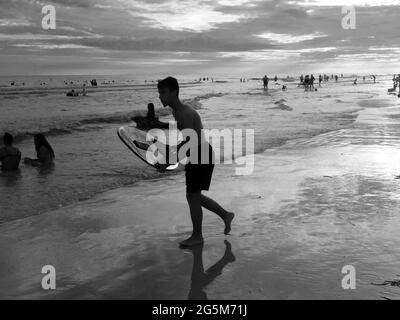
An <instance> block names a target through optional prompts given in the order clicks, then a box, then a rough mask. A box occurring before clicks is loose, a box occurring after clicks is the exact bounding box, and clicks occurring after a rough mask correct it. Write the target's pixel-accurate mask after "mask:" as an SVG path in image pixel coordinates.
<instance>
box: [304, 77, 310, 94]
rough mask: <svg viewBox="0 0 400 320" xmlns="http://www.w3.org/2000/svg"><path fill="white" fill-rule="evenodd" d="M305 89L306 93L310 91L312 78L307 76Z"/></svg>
mask: <svg viewBox="0 0 400 320" xmlns="http://www.w3.org/2000/svg"><path fill="white" fill-rule="evenodd" d="M304 88H305V91H308V89H309V88H310V76H309V75H306V76H305V78H304Z"/></svg>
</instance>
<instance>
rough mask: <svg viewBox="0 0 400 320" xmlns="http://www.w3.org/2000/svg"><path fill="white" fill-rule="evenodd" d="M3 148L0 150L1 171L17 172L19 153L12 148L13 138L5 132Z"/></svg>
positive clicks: (19, 159)
mask: <svg viewBox="0 0 400 320" xmlns="http://www.w3.org/2000/svg"><path fill="white" fill-rule="evenodd" d="M3 142H4V147H2V148H0V162H1V170H2V171H14V170H18V167H19V163H20V161H21V151H19V150H18V149H17V148H15V147H14V146H13V142H14V137H13V136H12V135H11V134H9V133H8V132H6V133H5V134H4V137H3Z"/></svg>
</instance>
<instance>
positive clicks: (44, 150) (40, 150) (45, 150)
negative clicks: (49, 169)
mask: <svg viewBox="0 0 400 320" xmlns="http://www.w3.org/2000/svg"><path fill="white" fill-rule="evenodd" d="M33 139H34V143H35V149H36V156H37V158H36V159H31V158H25V159H24V162H25V164H30V165H32V166H34V167H39V166H43V165H51V164H53V163H54V159H55V155H54V151H53V148H52V147H51V145H50V144H49V143H48V141H47V140H46V138H45V136H44V135H43V134H41V133H39V134H36V135H35V136H34V138H33Z"/></svg>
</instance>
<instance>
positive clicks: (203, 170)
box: [185, 145, 214, 193]
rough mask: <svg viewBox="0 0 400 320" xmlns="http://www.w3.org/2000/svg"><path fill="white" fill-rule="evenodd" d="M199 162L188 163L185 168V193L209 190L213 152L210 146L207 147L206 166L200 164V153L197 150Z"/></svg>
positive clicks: (212, 169)
mask: <svg viewBox="0 0 400 320" xmlns="http://www.w3.org/2000/svg"><path fill="white" fill-rule="evenodd" d="M198 154H199V162H198V164H195V163H190V162H189V163H188V164H187V165H186V166H185V176H186V192H188V193H196V192H201V191H202V190H206V191H207V190H209V188H210V184H211V178H212V174H213V171H214V152H213V150H212V147H211V145H210V146H209V159H208V164H202V163H201V161H200V160H201V152H200V149H199V153H198Z"/></svg>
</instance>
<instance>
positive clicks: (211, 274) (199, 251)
mask: <svg viewBox="0 0 400 320" xmlns="http://www.w3.org/2000/svg"><path fill="white" fill-rule="evenodd" d="M224 243H225V246H226V248H225V253H224V255H223V256H222V258H221V259H220V260H219V261H218V262H217V263H215V264H214V265H213V266H212V267H210V268H209V269H208V270H206V271H205V272H204V267H203V246H204V245H203V244H201V245H198V246H195V247H192V248H187V249H185V250H189V251H191V252H192V254H193V269H192V277H191V281H192V282H191V287H190V291H189V296H188V299H189V300H207V299H208V298H207V294H206V293H205V292H204V288H205V287H206V286H207V285H209V284H210V283H211V282H213V281H214V279H215V278H216V277H218V276H219V275H221V274H222V270H223V269H224V268H225V266H226V265H227V264H228V263H232V262H234V261H235V260H236V258H235V256H234V255H233V253H232V246H231V244H230V243H229V241H227V240H225V241H224Z"/></svg>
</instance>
